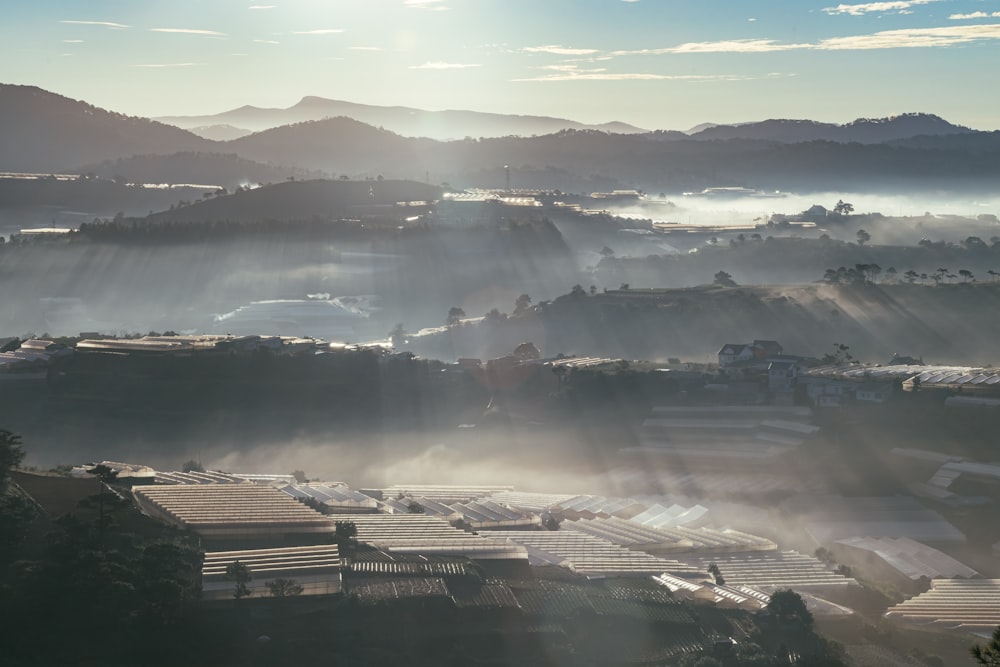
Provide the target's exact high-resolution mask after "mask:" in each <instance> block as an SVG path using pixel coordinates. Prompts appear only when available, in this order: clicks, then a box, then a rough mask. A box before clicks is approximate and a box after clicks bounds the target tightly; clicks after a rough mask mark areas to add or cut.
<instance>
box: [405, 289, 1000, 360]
mask: <svg viewBox="0 0 1000 667" xmlns="http://www.w3.org/2000/svg"><path fill="white" fill-rule="evenodd" d="M998 303H1000V289H998V288H997V287H994V286H993V285H987V284H983V285H978V286H975V287H973V286H971V285H946V286H941V287H930V286H920V285H867V286H864V287H847V286H829V285H798V286H791V285H787V286H757V287H736V288H722V287H714V286H702V287H692V288H682V289H661V290H642V289H633V290H621V291H619V290H614V291H610V292H608V293H602V292H600V291H599V292H597V293H596V294H595V295H589V294H577V295H573V294H569V295H565V296H562V297H559V298H558V299H555V300H554V301H552V302H549V303H546V304H543V305H541V306H539V307H537V308H535V309H534V311H533V312H532V313H530V315H527V316H521V317H510V318H505V319H500V320H494V321H492V322H484V323H481V324H478V325H467V326H462V327H457V328H452V329H449V330H446V331H443V332H441V333H438V334H435V335H433V336H427V337H424V338H420V339H416V340H414V341H413V348H412V349H413V351H414V352H416V353H417V354H421V355H427V356H445V355H446V354H448V355H454V356H455V357H480V358H491V357H497V356H502V355H505V354H509V353H510V350H512V349H514V347H515V346H516V345H518V344H519V343H521V342H524V341H525V340H533V341H536V342H541V344H540V345H539V349H540V350H541V353H542V354H543V355H548V356H554V355H556V354H558V353H563V354H576V355H580V356H603V357H612V358H624V359H661V360H665V359H667V358H668V357H679V358H682V359H686V360H692V361H714V360H715V355H716V353H717V352H718V349H719V348H720V347H721V346H722V345H724V344H725V343H733V342H743V341H749V340H753V339H755V338H762V339H774V340H778V341H780V342H781V344H782V345H783V346H784V348H785V350H786V352H788V353H790V354H800V355H805V356H815V357H822V356H823V355H824V354H826V353H827V352H831V351H832V350H833V343H835V342H839V343H844V344H846V345H849V346H850V348H851V352H852V353H853V354H854V356H855V357H856V358H858V359H860V360H863V361H871V362H882V363H884V362H885V361H887V360H888V359H889V358H890V357H892V355H893V354H894V353H896V352H898V353H900V354H904V355H913V356H923V357H924V359H926V360H927V361H928V362H929V363H947V364H968V365H982V364H986V363H989V362H990V360H992V359H993V350H994V348H995V345H994V342H993V334H992V332H993V331H995V330H996V327H998V326H1000V309H998V308H997V305H998Z"/></svg>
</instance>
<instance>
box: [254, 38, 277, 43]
mask: <svg viewBox="0 0 1000 667" xmlns="http://www.w3.org/2000/svg"><path fill="white" fill-rule="evenodd" d="M253 41H254V42H255V43H257V44H281V42H278V41H275V40H273V39H255V40H253Z"/></svg>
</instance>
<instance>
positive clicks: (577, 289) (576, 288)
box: [569, 284, 587, 298]
mask: <svg viewBox="0 0 1000 667" xmlns="http://www.w3.org/2000/svg"><path fill="white" fill-rule="evenodd" d="M569 294H570V296H572V297H575V298H580V297H581V296H587V290H585V289H583V285H580V284H577V285H573V288H572V289H570V291H569Z"/></svg>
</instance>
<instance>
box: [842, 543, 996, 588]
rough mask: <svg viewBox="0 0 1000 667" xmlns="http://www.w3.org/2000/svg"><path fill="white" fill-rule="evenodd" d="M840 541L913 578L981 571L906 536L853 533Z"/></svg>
mask: <svg viewBox="0 0 1000 667" xmlns="http://www.w3.org/2000/svg"><path fill="white" fill-rule="evenodd" d="M837 544H843V545H846V546H849V547H853V548H855V549H861V550H864V551H869V552H871V553H873V554H875V555H876V556H878V557H879V558H881V559H882V560H883V561H885V563H886V564H888V565H889V566H890V567H893V568H895V569H896V570H897V571H899V572H900V573H901V574H902V575H903V576H905V577H908V578H910V579H914V580H916V579H919V578H920V577H927V578H928V579H937V578H942V577H943V578H948V579H951V578H956V577H962V578H970V577H978V576H979V573H978V572H976V571H975V570H973V569H972V568H971V567H968V566H966V565H963V564H962V563H960V562H958V561H957V560H955V559H954V558H952V557H951V556H949V555H948V554H946V553H943V552H941V551H938V550H937V549H934V548H932V547H929V546H927V545H926V544H921V543H920V542H917V541H915V540H911V539H909V538H906V537H900V538H897V539H892V538H888V537H884V538H874V537H854V538H849V539H845V540H839V541H837Z"/></svg>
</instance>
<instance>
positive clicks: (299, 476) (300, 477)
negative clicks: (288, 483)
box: [292, 470, 309, 484]
mask: <svg viewBox="0 0 1000 667" xmlns="http://www.w3.org/2000/svg"><path fill="white" fill-rule="evenodd" d="M292 477H294V478H295V481H296V482H297V483H299V484H305V483H306V482H308V481H309V478H308V477H306V473H305V471H303V470H293V471H292Z"/></svg>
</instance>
